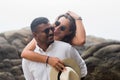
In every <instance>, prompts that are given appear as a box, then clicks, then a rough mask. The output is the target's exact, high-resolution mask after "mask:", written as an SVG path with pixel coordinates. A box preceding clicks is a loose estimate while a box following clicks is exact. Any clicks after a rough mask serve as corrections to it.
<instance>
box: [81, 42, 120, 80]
mask: <svg viewBox="0 0 120 80" xmlns="http://www.w3.org/2000/svg"><path fill="white" fill-rule="evenodd" d="M82 57H83V59H85V62H86V65H87V68H88V75H87V76H86V78H85V80H119V79H120V42H116V41H112V42H104V43H100V44H96V45H94V46H91V47H89V48H88V49H86V50H85V51H84V53H83V54H82Z"/></svg>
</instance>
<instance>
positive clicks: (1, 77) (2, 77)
mask: <svg viewBox="0 0 120 80" xmlns="http://www.w3.org/2000/svg"><path fill="white" fill-rule="evenodd" d="M0 80H15V78H14V76H13V75H12V74H11V73H9V72H0Z"/></svg>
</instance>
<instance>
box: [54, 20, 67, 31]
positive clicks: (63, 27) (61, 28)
mask: <svg viewBox="0 0 120 80" xmlns="http://www.w3.org/2000/svg"><path fill="white" fill-rule="evenodd" d="M55 25H56V26H55V27H57V26H59V25H60V22H59V21H56V22H55ZM65 29H66V27H65V26H60V30H61V31H65Z"/></svg>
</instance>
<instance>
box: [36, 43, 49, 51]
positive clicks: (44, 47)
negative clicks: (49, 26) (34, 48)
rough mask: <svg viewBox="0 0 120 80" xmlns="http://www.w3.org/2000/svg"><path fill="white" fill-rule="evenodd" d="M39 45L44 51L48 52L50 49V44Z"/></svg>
mask: <svg viewBox="0 0 120 80" xmlns="http://www.w3.org/2000/svg"><path fill="white" fill-rule="evenodd" d="M37 45H38V46H39V47H40V48H42V49H43V50H44V51H46V50H47V48H48V46H49V45H48V44H43V43H37Z"/></svg>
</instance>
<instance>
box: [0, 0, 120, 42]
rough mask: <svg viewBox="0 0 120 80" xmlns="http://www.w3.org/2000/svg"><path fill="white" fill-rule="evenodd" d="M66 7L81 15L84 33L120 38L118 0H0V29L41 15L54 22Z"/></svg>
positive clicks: (18, 26)
mask: <svg viewBox="0 0 120 80" xmlns="http://www.w3.org/2000/svg"><path fill="white" fill-rule="evenodd" d="M67 11H73V12H75V13H77V14H78V15H79V16H81V17H82V19H83V24H84V27H85V30H86V34H87V35H93V36H96V37H101V38H105V39H113V40H120V31H119V30H120V0H0V33H1V32H5V31H10V30H18V29H21V28H23V27H28V26H30V23H31V21H32V20H33V19H34V18H36V17H40V16H44V17H47V18H49V20H50V22H51V23H53V22H54V20H55V18H56V17H57V16H59V15H60V14H64V13H66V12H67Z"/></svg>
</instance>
